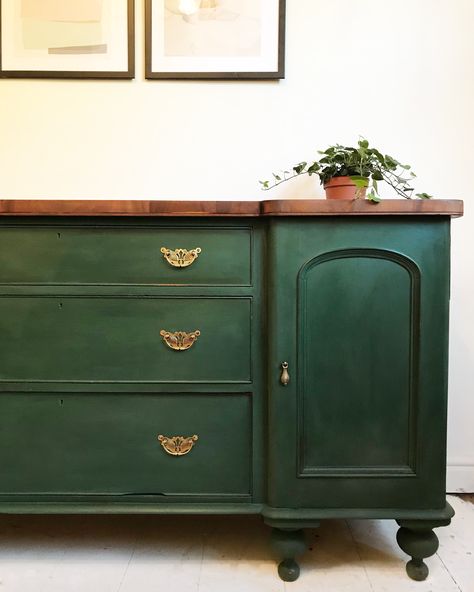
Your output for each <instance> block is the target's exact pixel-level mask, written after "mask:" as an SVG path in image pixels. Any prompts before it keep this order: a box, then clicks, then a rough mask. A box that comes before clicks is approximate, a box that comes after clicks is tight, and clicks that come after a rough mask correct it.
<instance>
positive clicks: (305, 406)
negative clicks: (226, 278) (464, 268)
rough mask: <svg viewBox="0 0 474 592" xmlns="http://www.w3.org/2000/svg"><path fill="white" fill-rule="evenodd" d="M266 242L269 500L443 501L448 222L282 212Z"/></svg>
mask: <svg viewBox="0 0 474 592" xmlns="http://www.w3.org/2000/svg"><path fill="white" fill-rule="evenodd" d="M269 238H270V244H269V251H268V252H269V262H268V267H269V271H270V279H269V293H270V294H271V295H272V296H271V300H270V315H269V319H270V322H269V351H270V355H269V360H270V375H269V386H270V410H269V412H270V421H271V438H270V439H269V503H270V505H273V506H276V507H288V508H299V507H322V508H325V507H327V508H344V507H345V508H351V507H352V508H374V507H378V508H382V507H387V508H413V507H415V508H419V509H423V508H426V509H428V508H432V509H434V508H441V507H444V505H445V453H446V451H445V437H446V380H447V335H448V332H447V326H448V286H449V220H448V219H445V220H443V219H438V220H433V219H428V218H423V219H421V220H418V221H414V220H407V219H401V218H398V219H397V218H395V219H391V220H387V219H378V220H370V221H369V220H364V219H358V220H355V219H353V218H352V219H350V218H344V219H337V220H336V219H329V220H327V219H326V220H317V221H315V220H307V219H306V220H302V219H291V220H290V219H284V220H280V219H278V220H272V221H271V222H270V237H269ZM341 251H342V252H344V251H347V252H348V253H350V252H351V251H352V252H355V255H354V256H353V257H347V258H342V259H341V258H337V256H331V257H332V258H331V257H329V259H328V256H329V255H328V254H333V253H334V252H341ZM380 251H386V252H387V253H386V258H383V253H380ZM348 253H346V255H347V254H348ZM371 254H372V255H374V254H376V255H380V256H377V257H373V258H371V257H370V255H371ZM318 258H320V260H323V259H325V258H326V259H328V260H327V261H326V262H325V263H322V264H321V265H315V266H313V267H312V268H311V269H312V271H308V270H309V269H310V268H309V267H308V266H310V265H311V262H313V261H315V260H317V259H318ZM397 261H400V262H401V263H402V264H400V263H398V262H397ZM403 262H405V267H404V266H403ZM305 273H306V277H305V278H303V279H302V274H305ZM282 278H284V281H282ZM303 280H304V282H303ZM302 282H303V284H304V286H303V284H302ZM417 283H419V286H417ZM302 287H304V289H305V290H306V292H305V297H304V298H302V297H301V290H302ZM418 289H419V296H417V294H416V292H417V291H418ZM299 291H300V292H299ZM417 299H419V303H418V304H417ZM364 305H365V306H364ZM418 308H419V310H417V309H418ZM281 361H288V363H289V369H290V376H291V377H292V380H291V382H290V384H289V385H288V386H287V387H282V386H281V385H280V383H279V380H278V378H279V375H278V366H279V363H280V362H281ZM280 418H285V421H282V420H281V419H280Z"/></svg>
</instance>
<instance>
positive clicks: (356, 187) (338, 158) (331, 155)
mask: <svg viewBox="0 0 474 592" xmlns="http://www.w3.org/2000/svg"><path fill="white" fill-rule="evenodd" d="M318 154H321V158H320V159H319V160H316V161H314V162H311V163H307V162H300V163H299V164H297V165H295V166H294V167H293V168H292V170H291V171H283V172H282V173H280V174H276V173H273V177H274V181H273V182H270V181H260V184H261V185H262V189H263V190H269V189H272V188H273V187H276V186H277V185H280V184H281V183H285V182H286V181H289V180H290V179H294V178H295V177H298V176H299V175H309V176H311V175H318V176H319V179H320V181H321V184H322V185H323V186H324V189H325V190H326V197H327V199H357V198H366V199H368V200H370V201H373V202H379V201H380V196H379V189H378V184H379V182H380V181H385V182H386V183H388V184H389V185H390V186H391V187H393V189H395V191H396V192H397V193H398V194H399V195H400V196H401V197H404V198H406V199H411V198H412V196H413V191H414V189H413V188H412V187H411V186H410V183H411V181H412V180H413V178H414V177H416V175H415V173H413V172H412V171H411V167H410V166H409V165H406V164H401V163H400V162H399V161H398V160H396V159H395V158H393V157H392V156H389V155H388V154H385V155H384V154H382V152H380V150H377V149H376V148H372V147H370V145H369V142H368V141H367V140H365V139H363V138H362V139H360V140H359V142H358V143H357V146H356V147H352V146H341V145H340V144H335V145H334V146H329V148H327V149H326V150H324V151H319V152H318ZM416 197H418V198H420V199H430V198H431V195H428V194H427V193H417V194H416Z"/></svg>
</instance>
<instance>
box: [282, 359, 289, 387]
mask: <svg viewBox="0 0 474 592" xmlns="http://www.w3.org/2000/svg"><path fill="white" fill-rule="evenodd" d="M280 382H281V384H282V385H283V386H288V383H289V382H290V373H289V372H288V362H282V364H281V375H280Z"/></svg>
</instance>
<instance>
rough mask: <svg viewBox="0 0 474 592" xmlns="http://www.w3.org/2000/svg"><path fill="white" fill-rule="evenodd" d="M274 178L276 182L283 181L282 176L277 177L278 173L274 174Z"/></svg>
mask: <svg viewBox="0 0 474 592" xmlns="http://www.w3.org/2000/svg"><path fill="white" fill-rule="evenodd" d="M273 176H274V177H275V180H276V181H281V177H280V175H277V174H276V173H273Z"/></svg>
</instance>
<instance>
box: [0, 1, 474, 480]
mask: <svg viewBox="0 0 474 592" xmlns="http://www.w3.org/2000/svg"><path fill="white" fill-rule="evenodd" d="M136 3H137V34H138V38H137V79H136V80H135V81H131V82H130V81H121V82H113V81H52V80H49V81H41V80H33V81H32V80H2V81H0V197H2V198H41V197H43V198H79V197H81V198H167V199H254V198H255V199H258V198H261V197H262V193H261V192H260V190H259V188H258V185H257V180H258V179H261V178H265V177H267V176H268V175H269V174H270V172H271V171H273V170H275V169H278V168H281V167H286V166H288V165H289V164H293V163H296V162H298V161H300V160H302V159H310V158H311V157H312V156H315V151H316V150H317V149H319V148H324V147H325V146H326V145H327V144H329V143H334V142H337V141H339V142H342V143H353V142H355V141H356V139H357V137H358V135H359V134H361V135H364V136H365V137H367V138H368V139H370V140H371V141H372V142H373V143H374V144H376V145H378V146H379V147H381V148H382V149H383V150H385V151H387V152H389V153H391V154H393V156H395V157H399V158H400V159H401V160H404V161H406V162H409V163H410V164H412V165H413V167H414V169H415V170H416V171H417V173H418V175H419V179H418V181H419V182H418V184H417V188H418V189H419V190H420V191H427V192H430V193H434V194H435V195H437V196H438V197H451V198H454V197H455V198H463V199H465V200H466V202H467V203H466V217H465V218H463V219H462V220H457V221H454V223H453V277H452V325H451V334H452V337H451V380H450V397H451V404H450V434H449V462H450V464H451V465H453V467H452V468H451V469H450V474H449V479H450V489H451V490H452V489H462V488H465V489H470V490H471V491H474V430H473V429H472V423H473V419H474V397H473V384H474V312H473V309H474V307H473V303H474V264H473V255H472V254H473V253H474V238H473V237H474V233H473V230H474V222H473V219H472V217H471V209H472V206H471V196H470V190H469V187H470V185H471V182H472V169H473V165H472V162H471V159H472V156H473V151H472V147H471V145H472V141H473V140H472V139H473V138H474V117H473V114H472V111H473V109H474V107H473V106H474V73H473V63H474V35H473V34H472V29H473V25H474V2H472V0H397V2H387V1H381V0H287V9H288V15H287V44H286V52H287V78H286V80H284V81H281V82H241V83H238V82H207V83H206V82H157V81H150V82H147V81H145V80H144V79H143V74H142V73H143V70H144V66H143V38H142V30H143V26H142V23H143V7H142V0H137V2H136ZM272 195H273V196H280V195H281V196H285V197H314V196H321V195H322V192H321V189H320V187H319V186H318V185H317V184H316V182H315V181H314V180H313V179H308V178H304V179H301V180H298V182H296V183H294V184H292V185H287V186H284V187H283V188H282V189H281V191H278V190H277V191H275V192H273V194H272ZM265 197H269V194H265Z"/></svg>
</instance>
